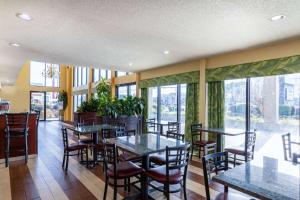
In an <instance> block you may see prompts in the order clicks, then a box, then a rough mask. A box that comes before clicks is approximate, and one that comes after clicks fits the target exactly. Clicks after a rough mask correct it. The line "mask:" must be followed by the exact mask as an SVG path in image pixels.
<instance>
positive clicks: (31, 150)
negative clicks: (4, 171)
mask: <svg viewBox="0 0 300 200" xmlns="http://www.w3.org/2000/svg"><path fill="white" fill-rule="evenodd" d="M28 127H29V132H28V155H34V154H37V153H38V135H37V121H36V114H33V113H32V114H29V118H28ZM4 130H5V115H4V114H0V159H4V149H5V146H4V145H5V137H4V134H5V132H4ZM23 144H24V138H16V139H15V138H14V139H11V141H10V147H11V149H12V148H13V147H14V146H16V147H17V148H19V147H20V146H22V145H23ZM18 156H24V153H23V152H18V151H13V150H11V152H10V158H12V157H18Z"/></svg>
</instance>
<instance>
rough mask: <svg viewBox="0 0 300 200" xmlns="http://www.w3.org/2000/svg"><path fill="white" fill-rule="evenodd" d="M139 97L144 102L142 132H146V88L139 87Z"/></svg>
mask: <svg viewBox="0 0 300 200" xmlns="http://www.w3.org/2000/svg"><path fill="white" fill-rule="evenodd" d="M141 97H142V99H143V100H144V102H145V107H144V112H143V133H146V131H147V127H146V119H147V118H148V89H147V88H142V89H141Z"/></svg>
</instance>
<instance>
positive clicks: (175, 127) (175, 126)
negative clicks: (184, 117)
mask: <svg viewBox="0 0 300 200" xmlns="http://www.w3.org/2000/svg"><path fill="white" fill-rule="evenodd" d="M179 126H180V124H179V122H168V131H171V132H177V133H179Z"/></svg>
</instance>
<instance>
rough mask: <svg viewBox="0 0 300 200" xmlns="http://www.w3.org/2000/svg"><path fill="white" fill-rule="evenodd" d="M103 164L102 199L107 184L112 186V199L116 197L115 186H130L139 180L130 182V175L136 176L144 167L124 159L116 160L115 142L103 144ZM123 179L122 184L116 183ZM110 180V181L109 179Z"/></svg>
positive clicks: (105, 192) (104, 197) (105, 193)
mask: <svg viewBox="0 0 300 200" xmlns="http://www.w3.org/2000/svg"><path fill="white" fill-rule="evenodd" d="M104 166H105V190H104V196H103V200H105V199H106V196H107V188H108V185H111V186H113V188H114V194H113V199H114V200H115V199H117V188H118V187H124V188H125V189H126V188H128V189H129V188H130V186H131V185H133V184H136V183H138V182H140V180H139V179H138V180H137V181H134V182H130V178H131V177H137V176H139V175H141V174H142V173H143V172H144V169H143V168H141V167H139V166H137V165H136V164H134V163H132V162H130V161H125V162H118V161H117V149H116V145H115V144H104ZM120 179H123V180H124V184H123V185H121V184H118V180H120ZM110 180H112V182H111V181H110Z"/></svg>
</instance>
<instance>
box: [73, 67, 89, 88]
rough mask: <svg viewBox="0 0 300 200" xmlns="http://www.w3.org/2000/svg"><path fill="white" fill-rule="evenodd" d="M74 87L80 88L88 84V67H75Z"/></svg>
mask: <svg viewBox="0 0 300 200" xmlns="http://www.w3.org/2000/svg"><path fill="white" fill-rule="evenodd" d="M73 77H74V79H73V86H74V87H78V86H82V85H86V84H87V80H88V68H87V67H74V76H73Z"/></svg>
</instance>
